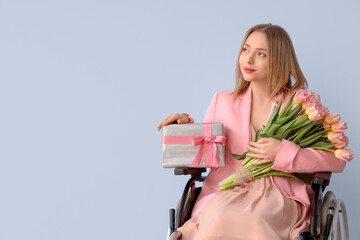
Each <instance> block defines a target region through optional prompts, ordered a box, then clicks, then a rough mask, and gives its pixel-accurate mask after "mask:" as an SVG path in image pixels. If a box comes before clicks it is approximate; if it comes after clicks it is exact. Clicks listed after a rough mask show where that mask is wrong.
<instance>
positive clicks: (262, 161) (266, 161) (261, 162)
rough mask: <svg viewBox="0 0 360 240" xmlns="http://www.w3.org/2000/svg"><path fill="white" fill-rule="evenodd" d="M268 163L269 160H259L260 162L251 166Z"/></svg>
mask: <svg viewBox="0 0 360 240" xmlns="http://www.w3.org/2000/svg"><path fill="white" fill-rule="evenodd" d="M268 162H271V161H270V160H260V161H257V162H254V163H253V165H255V166H256V165H261V164H264V163H268Z"/></svg>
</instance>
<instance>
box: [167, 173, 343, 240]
mask: <svg viewBox="0 0 360 240" xmlns="http://www.w3.org/2000/svg"><path fill="white" fill-rule="evenodd" d="M204 172H206V169H205V168H175V169H174V174H175V175H190V176H191V177H190V179H189V180H188V182H187V184H186V185H185V188H184V191H183V194H182V197H181V199H180V201H179V203H178V205H177V207H176V209H173V208H172V209H170V211H169V213H170V226H169V234H168V239H169V240H176V239H181V232H178V231H177V229H178V228H179V227H181V226H182V225H183V224H184V223H185V222H186V221H187V220H189V219H190V217H191V212H192V209H193V207H194V205H195V202H196V200H197V197H198V196H199V194H200V191H201V189H202V187H201V186H196V183H197V182H203V181H205V179H206V177H205V176H202V173H204ZM330 178H331V173H330V172H319V173H316V174H315V177H314V181H313V183H312V189H313V191H314V199H313V204H312V206H313V209H312V216H311V220H310V229H309V232H304V233H302V234H301V235H300V236H298V237H296V238H295V239H294V240H317V239H321V240H327V239H329V237H330V236H332V239H341V230H340V226H341V225H340V213H341V215H342V223H343V230H344V239H346V240H348V239H349V230H348V222H347V213H346V208H345V204H344V201H343V200H341V199H336V198H335V195H334V193H333V192H331V191H327V192H326V194H325V197H324V196H323V195H324V190H325V188H326V187H327V186H328V185H329V183H330Z"/></svg>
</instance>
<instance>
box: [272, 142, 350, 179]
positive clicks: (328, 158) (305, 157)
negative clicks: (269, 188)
mask: <svg viewBox="0 0 360 240" xmlns="http://www.w3.org/2000/svg"><path fill="white" fill-rule="evenodd" d="M345 164H346V162H345V161H342V160H340V159H337V158H336V157H335V154H334V153H333V152H330V151H325V150H315V149H312V148H301V147H300V146H298V145H297V144H296V143H293V142H291V141H287V140H285V139H283V140H282V142H281V144H280V148H279V151H278V153H277V154H276V158H275V161H274V165H273V166H272V168H273V169H275V170H279V171H282V172H288V173H292V172H299V173H305V172H306V173H314V172H342V171H343V170H344V168H345Z"/></svg>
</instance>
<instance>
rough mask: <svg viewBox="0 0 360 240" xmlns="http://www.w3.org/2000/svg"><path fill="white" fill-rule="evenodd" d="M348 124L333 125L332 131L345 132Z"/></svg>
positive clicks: (338, 123)
mask: <svg viewBox="0 0 360 240" xmlns="http://www.w3.org/2000/svg"><path fill="white" fill-rule="evenodd" d="M346 129H347V124H346V123H345V122H337V123H334V124H332V125H331V130H332V131H334V132H345V130H346Z"/></svg>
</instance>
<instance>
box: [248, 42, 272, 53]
mask: <svg viewBox="0 0 360 240" xmlns="http://www.w3.org/2000/svg"><path fill="white" fill-rule="evenodd" d="M244 46H245V47H251V46H250V45H249V44H247V43H245V44H244ZM256 49H257V50H262V51H266V52H267V49H265V48H256Z"/></svg>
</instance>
